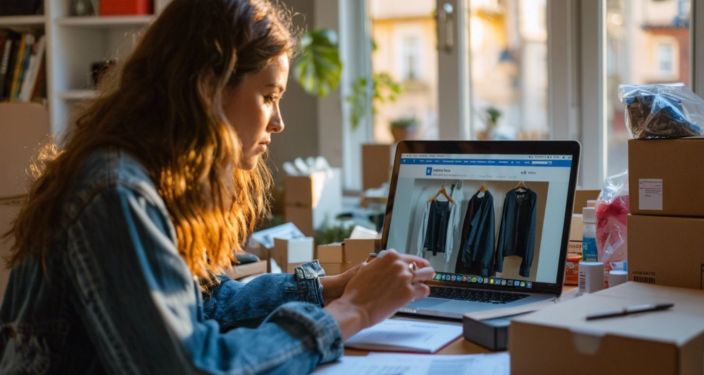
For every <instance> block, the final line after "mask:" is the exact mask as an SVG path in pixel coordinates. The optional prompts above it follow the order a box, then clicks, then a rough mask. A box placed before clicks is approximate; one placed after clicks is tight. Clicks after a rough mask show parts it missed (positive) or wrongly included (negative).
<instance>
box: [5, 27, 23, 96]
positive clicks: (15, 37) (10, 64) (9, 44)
mask: <svg viewBox="0 0 704 375" xmlns="http://www.w3.org/2000/svg"><path fill="white" fill-rule="evenodd" d="M2 35H3V39H5V42H4V48H3V50H2V51H3V55H2V58H0V100H7V99H9V97H10V95H9V94H8V93H9V91H10V87H11V84H12V73H13V72H14V66H15V63H14V62H15V57H16V56H17V50H18V49H19V43H20V39H21V38H22V34H20V33H16V32H14V31H11V30H7V31H6V32H4V33H2Z"/></svg>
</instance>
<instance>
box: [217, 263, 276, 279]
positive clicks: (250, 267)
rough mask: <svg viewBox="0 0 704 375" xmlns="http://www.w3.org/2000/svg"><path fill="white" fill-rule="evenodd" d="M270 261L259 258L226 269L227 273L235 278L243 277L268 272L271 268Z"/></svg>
mask: <svg viewBox="0 0 704 375" xmlns="http://www.w3.org/2000/svg"><path fill="white" fill-rule="evenodd" d="M268 263H269V262H268V261H266V260H259V261H256V262H253V263H247V264H242V265H238V266H234V267H232V268H230V269H229V270H227V271H226V273H227V275H228V276H230V277H231V278H233V279H241V278H243V277H247V276H250V275H256V274H260V273H266V272H268V270H269V265H268Z"/></svg>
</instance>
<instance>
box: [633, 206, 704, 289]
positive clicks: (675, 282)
mask: <svg viewBox="0 0 704 375" xmlns="http://www.w3.org/2000/svg"><path fill="white" fill-rule="evenodd" d="M702 233H704V218H693V217H674V216H647V215H630V216H628V279H629V280H634V281H640V282H647V283H652V284H658V285H669V286H679V287H684V288H696V289H704V236H702Z"/></svg>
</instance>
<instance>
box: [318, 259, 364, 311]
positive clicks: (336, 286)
mask: <svg viewBox="0 0 704 375" xmlns="http://www.w3.org/2000/svg"><path fill="white" fill-rule="evenodd" d="M359 266H360V265H359V264H358V265H356V266H354V267H352V268H350V269H348V270H346V271H345V272H343V273H341V274H338V275H334V276H325V277H321V278H320V283H321V284H323V300H324V303H325V305H328V304H330V302H332V301H333V300H335V299H337V298H340V296H341V295H342V292H344V291H345V287H347V283H348V282H349V281H350V279H352V277H353V276H354V275H356V274H357V270H358V269H359Z"/></svg>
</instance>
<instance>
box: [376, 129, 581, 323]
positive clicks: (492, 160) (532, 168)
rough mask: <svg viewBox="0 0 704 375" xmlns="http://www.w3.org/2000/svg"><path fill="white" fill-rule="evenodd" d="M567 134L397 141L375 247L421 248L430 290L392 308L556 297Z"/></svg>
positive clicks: (567, 196)
mask: <svg viewBox="0 0 704 375" xmlns="http://www.w3.org/2000/svg"><path fill="white" fill-rule="evenodd" d="M579 152H580V146H579V143H578V142H576V141H404V142H400V143H399V144H398V146H397V149H396V156H395V161H394V167H393V174H392V177H391V185H390V190H389V198H388V203H387V207H386V215H385V219H384V228H383V233H382V245H383V248H385V249H386V248H393V249H396V250H397V251H399V252H402V253H407V254H413V255H418V256H421V257H423V258H425V259H427V260H428V261H429V262H430V263H431V265H432V266H433V267H434V268H435V271H436V272H437V273H436V275H435V278H434V280H433V281H431V282H429V285H430V288H431V295H430V297H428V298H424V299H422V300H417V301H414V302H412V303H411V304H409V305H407V306H405V307H404V308H402V309H401V310H400V312H401V313H406V314H417V315H425V316H434V317H444V318H453V319H461V318H462V315H463V314H464V313H467V312H477V311H484V310H494V309H497V308H502V307H506V308H514V307H517V306H519V305H524V304H529V303H531V304H532V303H535V302H538V301H540V300H545V299H555V298H557V297H559V296H560V293H561V290H562V278H563V273H564V264H565V256H566V252H567V241H568V237H569V226H570V219H571V213H572V203H573V197H574V189H575V183H576V178H577V166H578V163H579Z"/></svg>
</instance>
